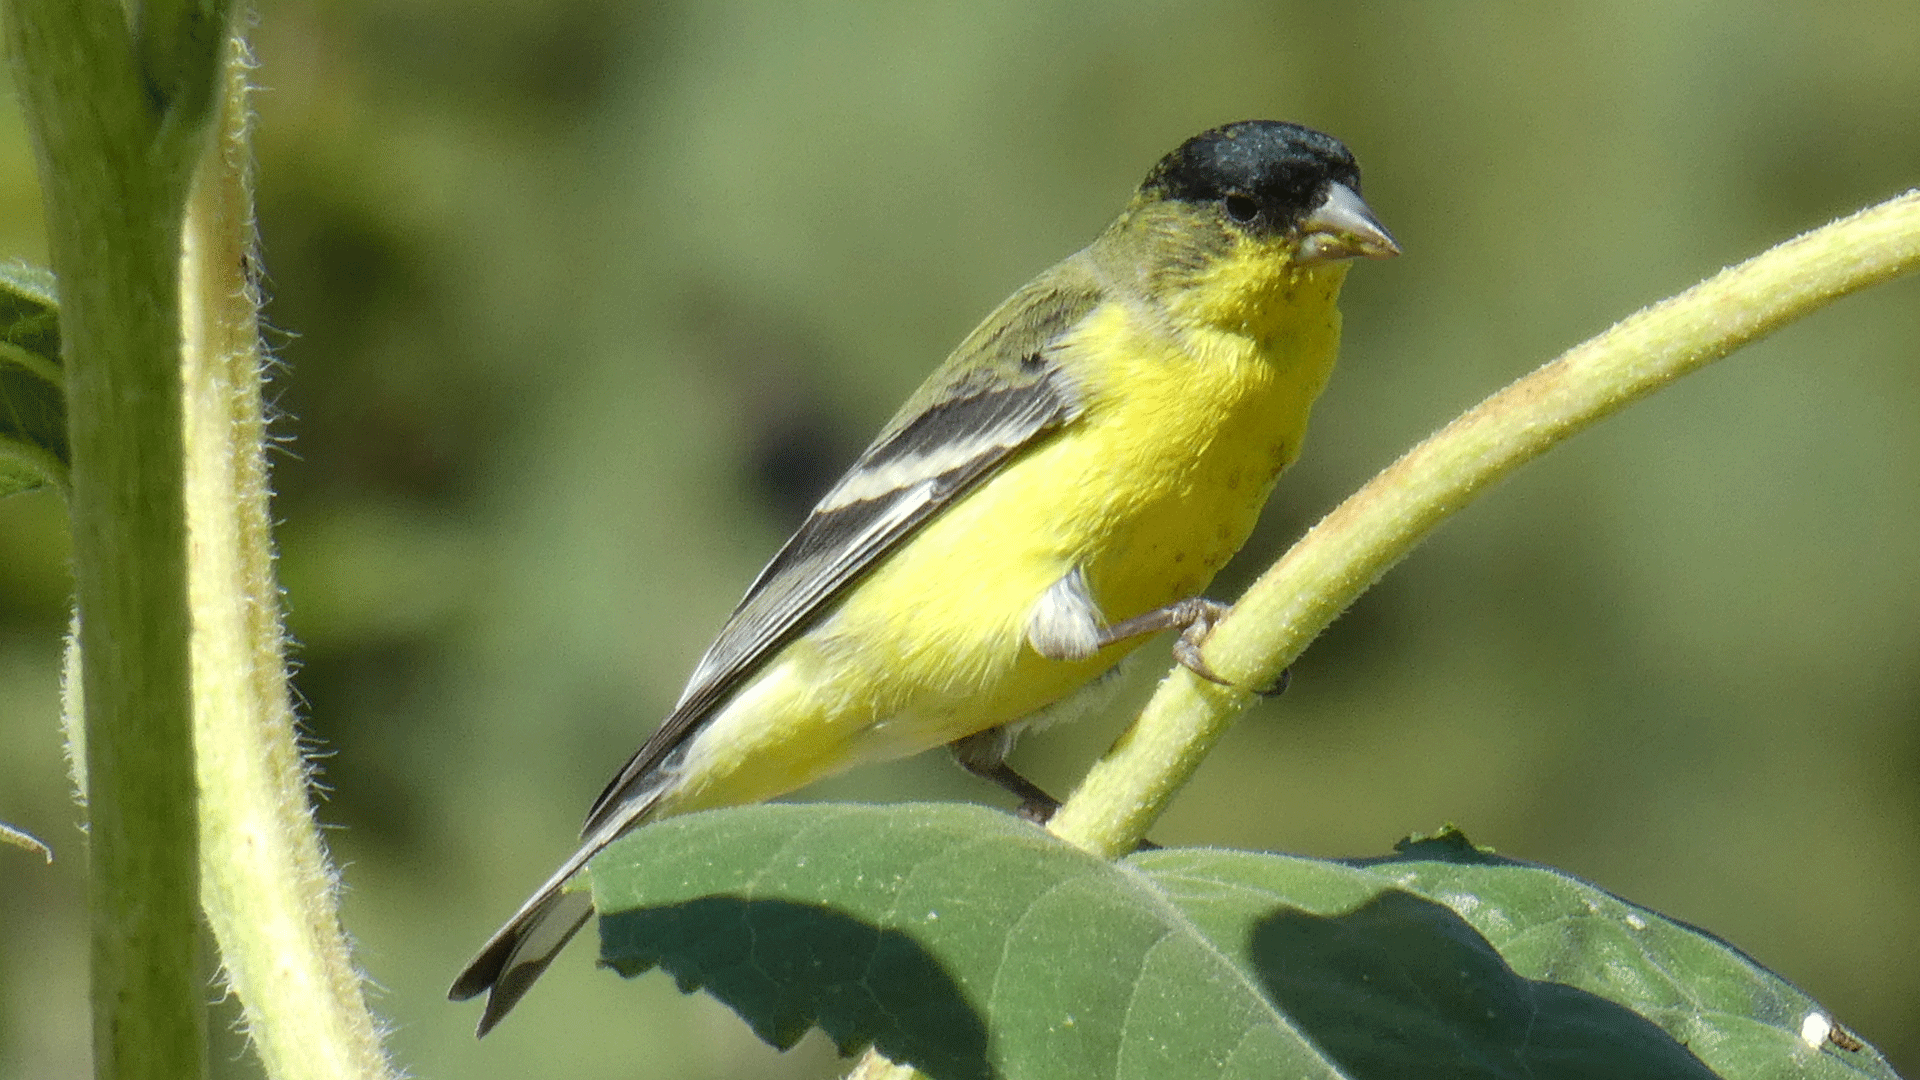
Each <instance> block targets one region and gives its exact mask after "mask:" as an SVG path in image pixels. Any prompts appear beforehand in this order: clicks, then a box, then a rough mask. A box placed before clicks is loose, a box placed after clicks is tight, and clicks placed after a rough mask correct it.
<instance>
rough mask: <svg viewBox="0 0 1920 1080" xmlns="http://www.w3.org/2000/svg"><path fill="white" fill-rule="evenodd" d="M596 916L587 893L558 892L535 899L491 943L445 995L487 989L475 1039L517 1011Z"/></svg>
mask: <svg viewBox="0 0 1920 1080" xmlns="http://www.w3.org/2000/svg"><path fill="white" fill-rule="evenodd" d="M592 914H593V897H592V896H591V895H589V894H588V893H587V892H585V891H584V890H582V891H578V892H561V891H559V890H558V888H554V889H551V890H548V891H543V892H542V893H540V894H539V895H537V896H535V897H534V898H533V900H532V901H529V903H528V905H527V906H526V907H524V908H521V909H520V913H519V914H517V915H515V916H514V917H513V921H512V922H509V923H508V924H507V925H505V926H503V927H501V928H500V930H499V931H498V932H497V933H495V934H494V935H493V937H492V938H491V939H490V940H488V942H487V944H486V946H485V947H484V948H482V949H481V950H480V955H478V956H476V957H474V958H473V962H472V963H470V964H468V965H467V968H466V970H465V971H462V972H461V973H460V977H459V978H458V979H455V980H454V983H453V988H452V989H451V990H448V991H447V997H449V998H451V999H452V1000H454V1001H465V1000H466V999H468V998H470V997H473V996H474V995H476V994H479V993H480V992H481V991H489V993H488V994H487V1007H486V1010H485V1011H484V1012H482V1013H481V1015H480V1026H479V1028H478V1029H477V1030H476V1031H475V1032H474V1034H475V1035H476V1036H481V1035H485V1034H486V1033H487V1032H489V1031H492V1030H493V1026H494V1025H495V1024H498V1023H499V1022H500V1021H501V1020H502V1019H504V1018H505V1017H506V1015H507V1013H509V1012H512V1011H513V1007H514V1006H515V1005H518V1004H519V1003H520V999H521V998H523V997H525V996H526V995H527V991H529V990H531V989H533V984H534V983H535V982H536V981H537V980H538V979H539V978H540V976H541V974H542V973H544V972H545V971H546V970H547V965H549V964H551V963H553V959H554V957H556V956H559V955H560V950H561V949H563V948H565V947H566V945H567V942H569V941H571V940H573V935H575V934H577V933H579V932H580V928H581V927H582V926H585V925H586V924H587V918H588V917H589V916H591V915H592Z"/></svg>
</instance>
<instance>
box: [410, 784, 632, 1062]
mask: <svg viewBox="0 0 1920 1080" xmlns="http://www.w3.org/2000/svg"><path fill="white" fill-rule="evenodd" d="M657 798H658V794H657V793H649V794H648V795H647V796H645V797H643V798H640V799H633V800H629V803H628V806H627V808H626V810H625V812H623V813H621V814H618V815H617V816H615V817H614V818H613V819H612V820H610V821H608V822H606V823H605V824H603V825H601V826H600V828H598V829H596V830H594V831H593V832H592V833H590V834H588V835H587V837H586V838H585V840H584V841H583V842H582V843H581V845H580V850H578V851H576V852H574V853H573V854H572V855H571V856H569V857H568V859H567V861H566V862H564V863H561V864H560V869H558V870H555V871H554V872H553V876H552V877H549V878H548V879H547V881H546V884H544V885H542V886H540V888H539V890H538V891H536V892H535V893H534V894H533V895H532V896H531V897H529V898H528V899H527V902H526V903H524V904H521V905H520V910H519V911H516V912H514V913H513V918H511V919H508V920H507V924H506V925H505V926H502V927H501V928H500V929H498V930H496V931H494V932H493V936H492V937H490V938H488V939H487V943H486V944H485V945H483V946H481V948H480V954H479V955H478V956H475V957H474V958H473V960H472V962H470V963H469V964H467V966H466V969H465V970H463V971H461V972H460V975H459V977H458V978H456V979H454V980H453V986H452V987H451V988H450V989H449V990H448V991H447V997H448V998H449V999H451V1000H453V1001H465V1000H467V999H468V998H470V997H474V996H477V995H478V994H480V993H482V992H488V993H487V1008H486V1011H485V1012H484V1013H482V1014H481V1017H480V1029H479V1031H477V1032H476V1033H475V1034H476V1035H485V1034H486V1033H487V1032H489V1031H491V1030H493V1026H494V1025H495V1024H498V1023H499V1022H500V1021H501V1019H502V1018H503V1017H505V1016H506V1015H507V1013H509V1012H511V1011H512V1010H513V1007H514V1005H516V1004H518V1003H519V1001H520V999H521V998H523V997H525V996H526V995H527V991H528V990H531V989H532V988H533V984H534V982H535V980H537V979H539V978H540V974H541V973H542V972H544V971H546V970H547V965H548V964H551V963H553V958H554V957H556V956H558V955H559V954H560V950H561V949H563V948H565V947H566V944H567V942H569V941H571V940H573V935H575V934H577V933H579V932H580V928H581V927H582V926H585V925H586V923H587V918H588V916H590V915H592V914H593V896H592V894H591V893H589V892H587V891H586V890H585V889H576V890H574V891H567V890H566V884H567V882H568V880H570V879H571V878H572V877H573V876H574V875H575V874H577V873H579V872H580V868H581V867H583V866H585V865H587V860H589V859H591V858H593V857H594V856H595V855H598V854H599V853H600V849H602V848H604V847H606V846H607V845H608V844H610V843H612V842H613V841H614V840H615V839H616V838H618V837H619V836H620V834H621V833H624V832H626V831H627V830H628V829H631V828H633V827H634V826H635V825H637V824H639V823H640V822H641V821H642V820H644V819H645V817H646V815H647V814H648V812H649V811H651V810H652V808H653V804H654V802H655V801H656V800H657Z"/></svg>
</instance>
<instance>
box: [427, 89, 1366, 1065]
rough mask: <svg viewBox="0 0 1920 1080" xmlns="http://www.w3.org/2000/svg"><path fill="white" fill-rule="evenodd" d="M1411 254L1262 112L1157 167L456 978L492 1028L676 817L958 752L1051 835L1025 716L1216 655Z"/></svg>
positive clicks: (957, 377) (729, 648)
mask: <svg viewBox="0 0 1920 1080" xmlns="http://www.w3.org/2000/svg"><path fill="white" fill-rule="evenodd" d="M1398 251H1399V249H1398V248H1397V247H1396V246H1395V244H1394V241H1393V239H1392V237H1391V236H1389V235H1388V233H1387V231H1386V229H1384V228H1382V227H1381V225H1380V223H1379V222H1377V221H1376V220H1374V217H1373V214H1372V213H1371V212H1370V211H1369V210H1368V208H1367V205H1366V204H1365V203H1364V202H1362V201H1361V200H1360V172H1359V169H1358V167H1357V166H1356V165H1355V164H1354V160H1353V155H1352V154H1350V153H1349V152H1348V151H1347V148H1346V147H1345V146H1343V145H1341V143H1340V142H1339V141H1338V140H1335V139H1333V138H1330V137H1329V136H1326V135H1323V134H1321V133H1319V132H1317V131H1312V130H1310V129H1308V128H1304V127H1300V126H1298V125H1295V124H1287V123H1279V122H1275V121H1248V122H1244V123H1238V124H1229V125H1227V126H1225V127H1220V128H1215V129H1214V130H1212V131H1208V132H1205V133H1203V134H1201V135H1197V136H1195V137H1194V138H1192V139H1189V140H1187V142H1186V143H1184V144H1182V145H1181V146H1180V148H1179V149H1177V150H1175V151H1173V152H1172V153H1171V154H1168V155H1167V156H1166V157H1165V158H1163V159H1162V160H1161V161H1160V163H1159V164H1157V165H1155V166H1154V168H1153V171H1152V172H1151V173H1149V174H1148V175H1147V178H1146V180H1145V181H1144V182H1143V183H1142V184H1141V185H1140V188H1139V190H1138V191H1137V192H1135V193H1134V196H1133V199H1132V200H1131V201H1130V202H1129V203H1128V204H1127V206H1126V209H1125V210H1123V211H1121V213H1120V216H1119V218H1118V219H1117V220H1115V221H1114V223H1113V224H1112V225H1110V226H1109V227H1108V228H1107V230H1106V231H1105V232H1104V233H1102V234H1101V235H1100V237H1099V238H1098V239H1096V240H1095V241H1094V242H1093V243H1092V244H1090V245H1088V246H1087V247H1086V248H1085V249H1083V250H1081V251H1080V252H1078V253H1076V254H1074V255H1072V256H1070V257H1068V258H1067V259H1066V260H1065V261H1064V262H1062V263H1060V264H1059V265H1058V266H1055V267H1054V268H1053V269H1051V270H1048V271H1047V272H1045V273H1043V274H1041V275H1040V276H1039V277H1038V278H1035V279H1034V280H1033V281H1032V282H1031V283H1030V284H1028V285H1027V286H1026V287H1024V288H1022V289H1021V290H1020V291H1018V292H1016V293H1014V294H1013V296H1012V297H1011V298H1010V299H1008V300H1007V301H1006V303H1004V304H1001V305H1000V307H999V309H998V310H996V311H995V312H994V313H993V314H991V315H989V316H987V319H986V321H985V322H983V323H981V324H980V326H979V328H978V329H976V330H974V332H973V333H972V334H970V335H968V337H967V339H966V340H965V341H963V342H961V343H960V347H959V348H958V349H955V350H954V352H953V355H952V356H950V357H948V358H947V361H946V363H944V364H942V365H940V367H939V368H938V369H937V370H936V371H935V372H934V373H933V375H932V376H931V377H930V378H928V379H927V381H926V384H925V385H923V386H922V387H921V388H920V389H919V391H918V392H917V393H915V394H914V395H913V397H912V398H911V399H909V400H908V401H907V403H906V405H905V406H904V407H902V408H901V410H900V411H899V413H898V414H897V415H895V416H894V418H893V420H892V421H891V422H890V423H888V424H887V426H886V428H885V429H883V430H882V431H881V432H880V435H879V437H878V438H876V439H874V441H873V444H872V445H871V446H869V447H868V448H867V449H866V451H865V452H864V453H862V454H861V455H860V458H859V460H858V461H856V462H854V464H853V467H852V468H851V469H849V470H848V471H847V474H846V475H845V476H843V477H842V478H841V479H840V481H839V483H837V484H836V485H835V486H834V488H833V490H831V491H829V492H827V494H826V497H825V498H823V499H821V500H820V504H819V505H818V506H816V507H814V509H813V513H812V514H811V516H809V517H808V518H807V520H806V521H805V523H803V524H802V525H801V526H800V529H799V531H798V532H796V533H794V535H793V537H792V539H790V540H788V541H787V543H786V546H785V547H782V548H781V549H780V551H779V553H778V554H776V555H775V556H774V557H773V561H772V562H770V563H768V564H767V567H766V569H765V570H763V571H761V572H760V576H759V578H758V579H756V580H755V581H754V583H753V585H752V586H751V587H750V588H748V590H747V595H746V598H745V599H743V600H742V601H741V602H740V606H739V607H737V608H735V609H734V612H733V615H732V617H730V618H729V619H728V620H727V623H726V625H725V626H723V627H722V628H721V629H720V636H719V637H718V638H717V639H716V640H715V641H714V643H713V645H712V646H711V647H710V648H709V649H708V650H707V652H706V655H705V656H704V657H702V658H701V660H700V663H699V664H698V666H696V667H695V668H694V671H693V676H692V678H691V679H690V680H688V682H687V687H686V690H685V691H684V692H682V694H681V695H680V700H679V703H678V704H676V705H675V706H674V707H673V711H672V712H671V713H669V714H668V716H667V718H666V720H665V721H664V722H663V723H662V724H661V725H660V727H659V729H658V730H656V731H655V732H654V733H653V735H652V737H650V738H649V739H648V740H647V741H646V743H645V745H643V746H641V747H640V750H639V752H638V753H636V754H634V756H633V758H632V760H630V761H628V762H627V764H626V766H625V767H624V768H622V769H621V770H620V772H619V774H618V775H616V776H615V777H614V778H613V780H612V781H611V782H610V783H608V784H607V787H606V790H605V791H603V792H601V793H600V798H599V799H598V800H597V801H595V803H594V804H593V809H592V810H591V811H590V812H589V813H588V815H587V823H586V826H585V828H584V829H583V830H582V833H581V835H582V838H583V842H582V844H581V846H580V850H579V851H577V852H575V853H574V855H573V856H572V857H571V858H569V859H567V861H566V862H565V863H563V864H562V865H561V867H560V869H559V870H557V871H556V872H555V873H554V874H553V876H552V877H550V878H549V879H547V882H546V884H544V885H542V886H541V887H540V890H539V891H538V892H536V893H534V895H533V897H532V898H531V899H529V900H528V901H527V902H526V904H524V905H523V906H522V907H521V908H520V910H519V911H518V912H516V913H515V914H514V916H513V918H512V919H511V920H509V921H508V922H507V924H506V925H505V926H504V927H502V928H501V929H500V930H499V931H498V932H497V933H495V934H494V935H493V937H492V939H490V940H489V941H488V942H487V943H486V945H485V947H483V948H482V949H481V951H480V954H479V956H477V957H476V958H475V959H474V960H473V962H472V963H471V964H469V965H468V966H467V969H466V970H465V971H463V972H461V974H460V977H459V979H458V980H457V981H455V983H454V984H453V988H452V990H451V996H452V997H453V998H454V999H455V1000H463V999H465V998H469V997H472V996H474V995H476V994H479V993H481V992H482V991H491V993H490V995H489V997H488V1000H487V1007H486V1011H485V1014H484V1015H483V1017H482V1018H481V1021H480V1033H481V1034H485V1033H486V1032H487V1030H488V1029H489V1028H491V1027H492V1026H493V1025H494V1024H496V1023H497V1022H499V1020H500V1018H501V1017H502V1016H504V1015H506V1013H507V1011H508V1010H509V1009H511V1008H513V1005H514V1003H515V1002H516V1001H518V1000H519V999H520V997H521V996H522V995H524V994H525V993H526V992H527V989H528V988H529V987H530V986H531V985H532V984H533V981H534V980H535V979H536V978H538V977H539V975H540V973H541V972H542V971H544V970H545V969H546V967H547V964H548V963H549V962H551V961H552V959H553V957H554V955H555V954H556V953H557V952H558V951H559V950H560V948H561V946H563V945H565V944H566V942H567V939H568V938H570V937H572V936H573V934H574V932H575V931H577V930H578V929H579V928H580V926H581V925H582V924H583V923H585V921H586V919H587V916H588V915H590V914H591V913H592V901H591V899H590V897H589V895H588V893H586V892H585V891H582V890H572V891H568V890H565V889H563V886H564V885H566V883H567V882H568V880H569V879H570V878H572V877H573V876H574V875H575V874H576V873H577V872H578V871H579V870H580V868H581V867H582V866H584V865H585V864H586V862H587V860H588V859H590V858H591V857H592V856H593V855H594V854H595V853H596V852H598V851H599V850H600V849H601V848H603V847H605V846H606V845H607V844H608V843H610V842H612V841H613V840H614V839H615V838H616V837H618V836H620V835H621V834H622V833H624V832H626V831H628V830H629V829H632V828H634V827H636V826H638V825H640V824H641V823H643V822H645V821H648V820H650V819H653V818H657V817H662V816H665V815H669V814H681V813H686V812H688V811H691V810H699V809H704V808H709V807H717V806H732V805H739V804H744V803H753V802H759V801H761V800H764V799H770V798H773V797H775V796H778V795H782V794H784V793H786V792H790V791H792V790H794V789H796V788H799V787H801V786H803V785H805V784H808V783H811V782H812V781H815V780H818V779H820V778H822V777H825V776H828V775H831V774H833V773H837V772H840V771H841V770H843V769H846V768H849V767H851V766H853V765H857V764H860V763H863V762H870V761H884V760H888V759H891V758H897V757H903V756H906V755H908V754H914V753H918V752H919V751H922V750H926V749H928V748H930V747H934V746H939V745H942V744H948V745H951V746H952V747H953V748H954V751H955V754H956V756H957V757H958V758H959V759H960V761H961V763H962V764H963V765H965V766H966V767H967V768H969V769H970V770H972V771H974V772H976V773H978V774H980V775H982V776H986V777H988V778H990V779H993V780H995V781H997V782H999V783H1001V784H1003V785H1005V786H1006V787H1008V788H1009V789H1011V790H1013V791H1014V792H1015V793H1016V794H1018V795H1019V796H1020V797H1021V799H1022V801H1023V806H1022V810H1023V812H1024V813H1026V814H1027V815H1028V816H1030V817H1033V818H1035V819H1044V817H1045V816H1046V815H1047V814H1049V813H1050V812H1051V810H1052V807H1053V806H1054V805H1055V804H1054V803H1053V802H1052V801H1051V800H1050V799H1048V798H1047V796H1046V795H1045V793H1044V792H1042V791H1040V790H1039V789H1038V788H1036V787H1034V786H1033V785H1032V784H1030V783H1028V782H1027V781H1026V780H1025V779H1023V778H1022V777H1020V776H1019V775H1018V774H1017V773H1015V772H1013V770H1012V769H1010V768H1009V767H1008V766H1007V765H1006V764H1005V761H1004V758H1005V754H1006V751H1007V750H1008V748H1009V747H1010V745H1011V741H1012V738H1011V732H1012V731H1013V730H1014V729H1015V728H1017V727H1018V726H1019V725H1020V724H1021V722H1022V721H1023V720H1027V719H1030V718H1032V717H1033V716H1034V715H1035V714H1036V713H1038V712H1040V711H1041V710H1044V709H1046V708H1047V707H1048V706H1051V705H1053V704H1054V703H1056V702H1058V701H1060V700H1061V699H1063V698H1065V697H1067V696H1068V695H1070V694H1072V693H1073V692H1074V691H1075V690H1077V689H1079V688H1081V687H1082V686H1085V685H1086V684H1087V683H1089V682H1091V681H1092V680H1094V679H1095V678H1097V677H1098V676H1100V675H1101V674H1102V673H1104V672H1106V671H1108V670H1109V669H1111V668H1112V667H1113V666H1114V665H1115V664H1117V663H1118V662H1119V661H1120V660H1121V659H1122V658H1123V657H1124V656H1125V655H1126V654H1127V653H1128V652H1130V651H1131V650H1133V649H1134V648H1135V647H1137V646H1138V645H1139V644H1140V643H1141V642H1142V641H1144V640H1145V636H1146V635H1148V634H1150V633H1152V632H1153V631H1156V630H1160V629H1165V628H1168V627H1179V628H1181V629H1182V631H1183V633H1182V635H1181V637H1180V640H1179V642H1178V643H1177V644H1176V646H1175V653H1176V655H1177V656H1178V657H1179V658H1180V660H1181V662H1182V663H1185V664H1186V665H1187V666H1188V667H1189V668H1192V669H1193V670H1194V671H1195V672H1196V673H1198V674H1200V675H1202V676H1204V677H1207V678H1213V677H1214V676H1213V674H1212V672H1210V671H1208V670H1207V668H1206V665H1205V664H1204V662H1202V661H1201V659H1200V652H1199V644H1200V642H1201V641H1202V640H1203V639H1204V637H1205V634H1206V632H1207V630H1208V628H1209V627H1211V625H1212V622H1213V620H1214V618H1215V617H1216V616H1217V614H1218V612H1219V606H1218V605H1216V604H1214V603H1212V602H1211V601H1206V600H1201V599H1199V598H1198V594H1199V592H1200V590H1202V589H1204V588H1205V587H1206V586H1207V583H1208V582H1209V581H1211V580H1212V578H1213V575H1214V573H1215V572H1216V571H1218V570H1219V569H1220V567H1221V565H1222V564H1224V563H1225V562H1226V561H1227V559H1228V557H1230V556H1231V555H1232V554H1233V553H1234V552H1235V551H1236V550H1238V548H1239V547H1240V545H1241V544H1242V543H1243V542H1245V540H1246V538H1247V534H1248V533H1249V532H1250V531H1251V530H1252V528H1253V525H1254V521H1255V518H1257V517H1258V515H1259V513H1260V509H1261V506H1262V505H1263V504H1264V503H1265V502H1266V499H1267V493H1268V492H1269V491H1271V490H1272V489H1273V483H1274V480H1275V478H1277V477H1278V476H1279V475H1280V470H1282V469H1284V468H1286V466H1287V465H1288V464H1290V463H1291V462H1292V461H1293V460H1294V458H1295V457H1296V456H1297V455H1298V454H1299V451H1300V440H1301V438H1302V436H1303V435H1304V434H1305V432H1306V426H1307V413H1308V410H1309V409H1310V408H1311V407H1312V405H1313V401H1314V398H1315V397H1317V396H1318V395H1319V393H1320V389H1321V387H1322V386H1323V385H1324V384H1325V382H1326V380H1327V376H1328V374H1329V372H1330V371H1331V369H1332V367H1333V361H1334V353H1335V351H1336V347H1337V345H1338V340H1339V334H1340V313H1339V311H1338V310H1337V309H1336V307H1335V300H1336V298H1337V297H1338V295H1339V292H1340V283H1341V281H1342V280H1343V279H1344V278H1345V276H1346V272H1347V264H1346V260H1347V259H1349V258H1352V257H1355V256H1365V257H1369V258H1382V257H1386V256H1390V255H1394V254H1396V253H1397V252H1398Z"/></svg>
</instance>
